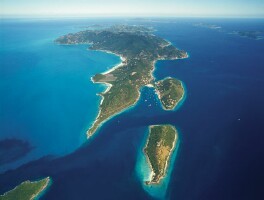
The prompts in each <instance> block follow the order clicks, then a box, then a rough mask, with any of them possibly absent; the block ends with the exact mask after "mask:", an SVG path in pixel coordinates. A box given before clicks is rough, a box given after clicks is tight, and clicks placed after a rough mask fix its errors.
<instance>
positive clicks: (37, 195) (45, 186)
mask: <svg viewBox="0 0 264 200" xmlns="http://www.w3.org/2000/svg"><path fill="white" fill-rule="evenodd" d="M46 179H47V181H46V184H45V185H44V186H43V187H42V188H40V190H39V191H38V192H37V193H36V194H34V195H33V196H32V197H31V199H30V200H34V199H39V198H40V196H41V195H42V193H43V192H44V191H45V190H46V189H47V187H48V186H49V185H50V183H51V178H50V177H49V176H48V177H47V178H46Z"/></svg>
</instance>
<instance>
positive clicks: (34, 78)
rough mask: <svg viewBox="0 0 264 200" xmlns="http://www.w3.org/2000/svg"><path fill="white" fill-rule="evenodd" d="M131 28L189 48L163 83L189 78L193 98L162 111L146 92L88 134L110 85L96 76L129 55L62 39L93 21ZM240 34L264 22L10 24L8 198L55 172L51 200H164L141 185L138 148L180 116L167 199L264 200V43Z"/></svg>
mask: <svg viewBox="0 0 264 200" xmlns="http://www.w3.org/2000/svg"><path fill="white" fill-rule="evenodd" d="M120 23H122V24H141V25H146V26H153V27H154V28H155V29H156V32H155V34H156V35H158V36H160V37H162V38H165V39H167V40H169V41H171V42H172V43H173V44H174V45H175V46H176V47H178V48H180V49H183V50H186V51H187V52H188V54H189V55H190V57H189V58H188V59H183V60H175V61H159V62H158V63H157V64H156V70H155V72H154V75H155V77H156V79H157V80H159V79H163V78H165V77H167V76H171V77H175V78H178V79H180V80H181V81H183V82H184V85H185V87H186V90H187V93H186V94H187V95H186V99H185V101H184V103H183V104H182V106H181V107H180V108H179V109H178V110H176V111H170V112H168V111H163V110H162V108H161V106H160V104H159V103H158V101H157V98H156V96H155V93H154V91H153V89H151V88H143V89H142V91H141V92H142V95H141V98H140V100H139V102H138V104H137V105H136V106H134V107H133V108H131V109H129V110H127V111H125V112H123V113H121V114H119V115H117V116H115V117H114V118H112V119H111V120H109V121H108V122H106V123H105V124H104V125H103V126H102V127H101V128H100V129H99V131H98V132H97V134H96V135H95V136H94V137H92V139H90V140H88V141H87V140H86V136H85V132H86V130H87V128H88V127H89V126H90V125H91V123H92V122H93V120H94V118H95V117H96V114H97V111H98V110H97V109H98V105H99V102H100V97H99V96H97V95H96V93H99V92H102V91H104V89H105V86H104V85H99V84H93V83H92V82H91V80H90V78H91V76H92V75H94V74H96V73H100V72H104V71H106V70H107V69H109V68H111V67H113V66H114V65H116V64H118V63H119V62H120V59H119V58H118V57H116V56H114V55H111V54H106V53H103V52H98V51H90V50H87V48H88V46H87V45H73V46H61V45H56V44H54V42H53V41H54V40H55V39H56V38H57V37H59V36H61V35H64V34H67V33H70V32H77V31H79V30H83V29H85V28H86V27H87V26H89V25H93V24H99V25H106V26H109V25H111V24H120ZM200 23H203V24H205V25H203V26H200V25H199V24H200ZM197 24H198V25H197ZM209 25H217V26H219V27H221V28H217V29H214V28H212V27H211V26H209ZM234 31H259V32H261V31H262V33H264V20H263V19H202V18H199V19H184V18H179V19H177V18H174V19H172V18H170V19H164V18H163V19H152V20H149V19H118V18H116V19H103V18H101V19H95V18H94V19H20V20H17V19H1V20H0V194H2V193H4V192H6V191H7V190H10V189H12V188H13V187H14V186H16V185H18V184H19V183H21V182H22V181H25V180H36V179H39V178H43V177H46V176H50V177H51V178H52V185H51V186H50V187H49V189H48V190H47V191H46V193H45V195H43V196H42V197H41V199H48V200H49V199H56V200H58V199H63V200H64V199H98V200H101V199H102V200H105V199H106V200H108V199H115V200H116V199H127V200H129V199H131V200H135V199H153V197H152V196H150V195H149V193H148V192H146V191H145V190H144V188H143V187H142V185H141V182H140V180H139V177H138V174H137V171H136V165H137V162H138V155H139V152H140V151H141V150H142V149H141V148H142V143H144V141H145V139H146V134H147V127H148V126H149V125H153V124H167V123H170V124H173V125H175V126H176V127H177V129H178V130H179V133H180V135H179V137H180V144H179V147H178V150H177V155H176V158H175V161H174V162H173V166H171V168H172V172H171V177H170V181H169V184H168V188H167V191H166V195H165V197H164V198H165V199H176V200H196V199H201V200H207V199H208V200H212V199H214V200H223V199H225V200H229V199H230V200H234V199H239V200H243V199H245V200H249V199H250V200H251V199H253V200H255V199H256V200H258V199H263V198H264V190H263V185H264V184H263V181H264V135H263V134H264V103H263V102H264V78H263V77H264V56H263V53H264V39H260V40H255V39H252V38H248V37H240V36H239V35H236V34H231V33H233V32H234ZM150 105H151V106H150Z"/></svg>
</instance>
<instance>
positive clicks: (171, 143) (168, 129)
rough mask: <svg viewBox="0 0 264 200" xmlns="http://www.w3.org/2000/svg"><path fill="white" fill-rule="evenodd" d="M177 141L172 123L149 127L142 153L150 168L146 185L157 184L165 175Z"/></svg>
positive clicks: (176, 134)
mask: <svg viewBox="0 0 264 200" xmlns="http://www.w3.org/2000/svg"><path fill="white" fill-rule="evenodd" d="M177 141H178V133H177V131H176V128H175V127H174V126H172V125H153V126H150V127H149V136H148V139H147V144H146V146H145V148H144V154H145V156H146V158H147V161H148V164H149V166H150V168H151V175H150V180H149V181H146V184H147V185H150V184H159V183H160V181H161V179H162V178H163V177H164V176H165V175H166V171H167V168H168V164H169V161H170V157H171V154H172V151H174V149H175V146H176V143H177Z"/></svg>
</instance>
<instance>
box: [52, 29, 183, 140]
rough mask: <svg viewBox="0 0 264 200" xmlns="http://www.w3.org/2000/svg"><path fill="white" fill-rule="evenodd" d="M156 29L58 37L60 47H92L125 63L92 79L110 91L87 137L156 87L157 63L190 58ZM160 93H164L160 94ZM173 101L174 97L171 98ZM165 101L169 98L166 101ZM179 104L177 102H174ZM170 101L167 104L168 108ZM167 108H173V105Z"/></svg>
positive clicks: (117, 30)
mask: <svg viewBox="0 0 264 200" xmlns="http://www.w3.org/2000/svg"><path fill="white" fill-rule="evenodd" d="M152 32H153V29H150V28H146V27H143V26H125V25H120V26H113V27H110V28H105V29H99V30H85V31H80V32H78V33H73V34H72V33H70V34H67V35H65V36H61V37H59V38H58V39H57V40H55V42H56V43H57V44H64V45H72V44H90V45H91V46H90V47H89V49H91V50H100V51H105V52H108V53H113V54H116V55H118V56H120V57H121V60H122V63H121V64H119V65H118V66H116V67H114V68H113V69H111V70H109V71H108V72H105V73H103V74H96V75H95V76H94V77H92V81H93V82H94V83H105V84H106V85H108V88H107V90H106V91H105V92H103V93H101V94H100V95H101V96H102V101H101V104H100V107H99V113H98V115H97V117H96V120H95V121H94V123H93V125H92V126H91V128H90V129H89V130H88V131H87V136H88V137H90V136H92V135H93V134H94V133H95V132H96V131H97V129H98V128H99V127H100V126H101V125H102V123H104V122H105V121H106V120H107V119H109V118H110V117H112V116H114V115H116V114H118V113H120V112H122V111H124V110H125V109H127V108H129V107H131V106H132V105H134V104H135V103H136V102H137V101H138V99H139V97H140V89H141V88H142V87H143V86H146V85H151V86H154V85H155V80H154V77H153V75H152V73H153V70H154V65H155V62H156V61H157V60H174V59H180V58H187V57H188V54H187V53H186V52H185V51H183V50H179V49H177V48H175V47H174V46H173V45H172V44H171V43H170V42H168V41H166V40H164V39H162V38H160V37H157V36H155V35H153V34H152ZM160 93H161V92H160ZM171 97H173V96H171ZM164 98H166V96H165V97H164ZM175 101H177V100H175ZM166 102H167V101H164V103H165V104H166ZM168 102H169V105H165V106H164V104H163V106H164V107H165V108H168V109H170V108H171V107H174V104H175V103H173V105H171V104H172V102H171V101H168Z"/></svg>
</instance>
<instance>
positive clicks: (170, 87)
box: [155, 77, 184, 110]
mask: <svg viewBox="0 0 264 200" xmlns="http://www.w3.org/2000/svg"><path fill="white" fill-rule="evenodd" d="M155 89H156V93H157V95H158V98H159V100H160V101H161V104H162V107H163V109H164V110H173V109H175V108H176V106H177V105H178V103H179V102H180V101H181V100H182V99H183V96H184V87H183V84H182V82H181V81H179V80H177V79H175V78H170V77H169V78H166V79H164V80H161V81H158V82H156V83H155Z"/></svg>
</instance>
